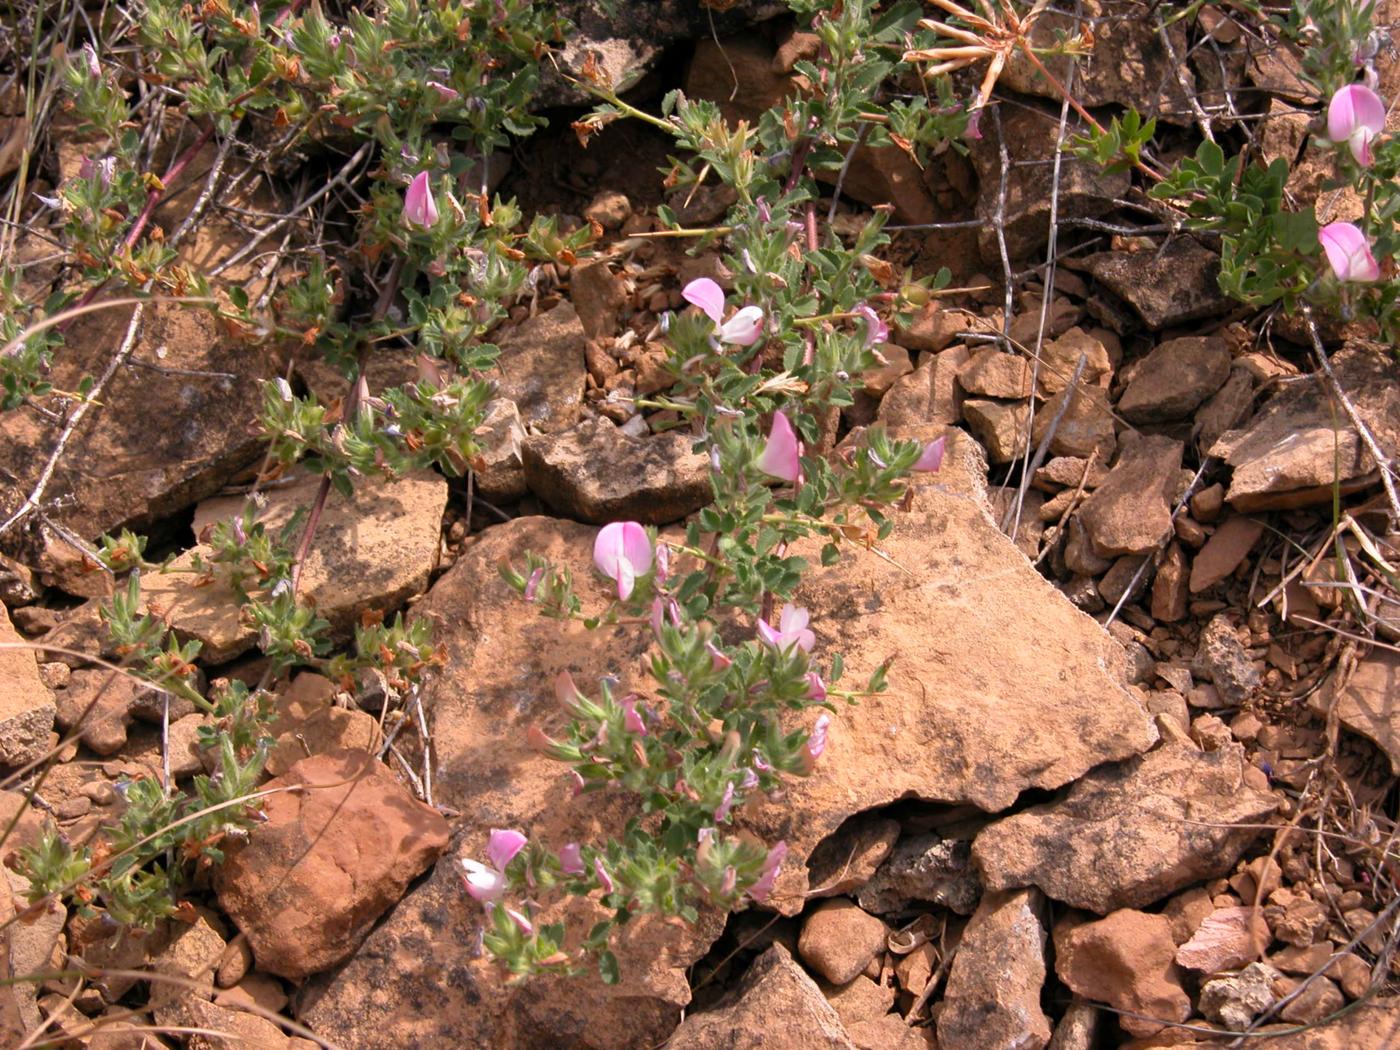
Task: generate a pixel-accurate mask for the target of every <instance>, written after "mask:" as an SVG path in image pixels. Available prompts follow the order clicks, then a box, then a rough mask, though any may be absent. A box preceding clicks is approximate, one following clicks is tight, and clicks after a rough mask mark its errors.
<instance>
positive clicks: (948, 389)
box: [877, 346, 969, 426]
mask: <svg viewBox="0 0 1400 1050" xmlns="http://www.w3.org/2000/svg"><path fill="white" fill-rule="evenodd" d="M968 358H969V354H968V350H967V347H965V346H954V347H950V348H948V349H947V350H944V351H942V352H941V353H938V354H931V355H925V357H924V359H923V361H921V362H920V363H919V366H918V367H917V368H915V369H914V371H912V372H910V373H909V374H908V375H905V376H901V377H900V378H898V379H896V380H895V381H894V382H893V383H892V384H891V385H890V388H889V390H887V391H885V396H884V397H883V398H881V399H880V410H879V413H878V415H877V418H878V419H879V420H880V421H881V422H883V423H886V424H888V425H889V426H910V425H919V424H925V423H942V424H946V425H952V424H954V423H956V422H958V420H959V419H961V418H962V401H963V395H962V390H961V389H960V388H959V387H958V386H957V373H958V370H959V369H960V368H962V366H963V365H964V364H966V363H967V361H968Z"/></svg>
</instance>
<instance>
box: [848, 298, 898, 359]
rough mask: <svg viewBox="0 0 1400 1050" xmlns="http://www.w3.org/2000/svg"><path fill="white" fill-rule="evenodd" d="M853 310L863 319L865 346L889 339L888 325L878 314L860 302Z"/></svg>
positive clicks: (875, 344)
mask: <svg viewBox="0 0 1400 1050" xmlns="http://www.w3.org/2000/svg"><path fill="white" fill-rule="evenodd" d="M853 312H854V313H856V314H859V315H860V317H861V318H862V319H863V320H864V321H865V345H866V347H867V348H869V347H872V346H877V345H879V344H880V343H883V342H887V341H888V340H889V338H890V329H889V325H887V324H885V322H884V321H882V320H880V315H879V314H877V313H876V312H875V311H874V310H872V309H871V308H870V307H869V306H867V305H866V304H865V303H861V304H860V305H859V306H857V307H856V308H855V310H854V311H853Z"/></svg>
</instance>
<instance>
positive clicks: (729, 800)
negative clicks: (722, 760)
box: [715, 781, 734, 824]
mask: <svg viewBox="0 0 1400 1050" xmlns="http://www.w3.org/2000/svg"><path fill="white" fill-rule="evenodd" d="M733 808H734V783H733V781H729V782H727V783H726V784H725V785H724V794H723V795H722V796H720V800H719V805H718V806H716V807H715V823H716V824H723V823H724V822H725V821H726V820H728V819H729V811H730V810H731V809H733Z"/></svg>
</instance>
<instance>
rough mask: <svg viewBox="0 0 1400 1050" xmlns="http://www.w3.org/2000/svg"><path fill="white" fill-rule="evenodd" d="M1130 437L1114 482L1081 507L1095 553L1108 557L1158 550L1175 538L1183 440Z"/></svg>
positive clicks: (1081, 517)
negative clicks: (1174, 503) (1175, 500)
mask: <svg viewBox="0 0 1400 1050" xmlns="http://www.w3.org/2000/svg"><path fill="white" fill-rule="evenodd" d="M1126 438H1127V436H1126V435H1125V440H1124V444H1123V449H1122V451H1121V452H1120V454H1119V456H1118V461H1117V462H1116V463H1115V464H1114V465H1113V469H1112V470H1110V471H1109V473H1108V477H1107V478H1105V479H1104V482H1103V484H1102V485H1100V486H1099V487H1098V488H1097V489H1095V490H1094V491H1093V493H1092V494H1090V495H1089V496H1088V497H1087V498H1086V499H1085V500H1084V503H1083V504H1082V505H1081V506H1080V508H1079V520H1080V521H1081V522H1083V524H1084V528H1085V531H1086V532H1088V534H1089V539H1090V540H1091V541H1092V542H1093V545H1094V550H1095V551H1096V552H1097V553H1098V554H1099V555H1100V556H1102V557H1106V558H1107V557H1118V556H1120V555H1123V554H1150V553H1151V552H1153V551H1155V550H1156V549H1157V546H1158V544H1159V543H1161V542H1162V541H1163V540H1164V539H1166V538H1167V536H1168V535H1170V533H1171V528H1172V523H1171V513H1172V500H1173V498H1174V497H1175V496H1176V493H1177V488H1178V486H1179V484H1180V476H1181V454H1182V444H1181V442H1180V441H1173V440H1172V439H1171V438H1168V437H1163V436H1161V435H1157V434H1149V435H1145V436H1141V437H1138V438H1137V440H1136V441H1132V442H1129V441H1127V440H1126Z"/></svg>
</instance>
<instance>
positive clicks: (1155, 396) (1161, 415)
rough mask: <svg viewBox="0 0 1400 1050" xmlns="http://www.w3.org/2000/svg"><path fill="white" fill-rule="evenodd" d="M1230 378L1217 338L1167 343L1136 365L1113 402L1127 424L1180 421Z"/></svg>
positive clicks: (1226, 348)
mask: <svg viewBox="0 0 1400 1050" xmlns="http://www.w3.org/2000/svg"><path fill="white" fill-rule="evenodd" d="M1229 378H1230V348H1229V345H1228V344H1227V343H1226V342H1225V340H1224V339H1221V338H1220V337H1219V336H1214V335H1212V336H1204V337H1198V336H1190V337H1187V338H1184V339H1168V340H1167V341H1166V342H1164V343H1159V344H1158V345H1157V347H1156V348H1155V349H1154V350H1153V351H1152V352H1151V353H1150V354H1148V355H1147V356H1146V357H1144V358H1143V359H1142V360H1141V361H1140V362H1139V363H1138V365H1137V368H1136V370H1135V371H1134V372H1133V378H1132V380H1131V381H1130V382H1129V383H1128V386H1127V389H1125V390H1124V391H1123V396H1122V397H1121V398H1120V399H1119V400H1118V411H1119V412H1120V413H1121V414H1122V416H1123V418H1124V419H1126V420H1128V421H1129V422H1131V423H1164V422H1168V421H1170V420H1173V419H1185V418H1186V417H1187V416H1189V415H1190V414H1191V413H1192V412H1193V411H1194V410H1195V409H1196V408H1197V407H1198V406H1199V405H1200V404H1201V403H1202V402H1203V401H1205V399H1206V398H1208V397H1210V396H1211V395H1212V394H1214V393H1215V392H1216V391H1217V390H1219V389H1220V388H1221V387H1222V386H1224V385H1225V380H1227V379H1229Z"/></svg>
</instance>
